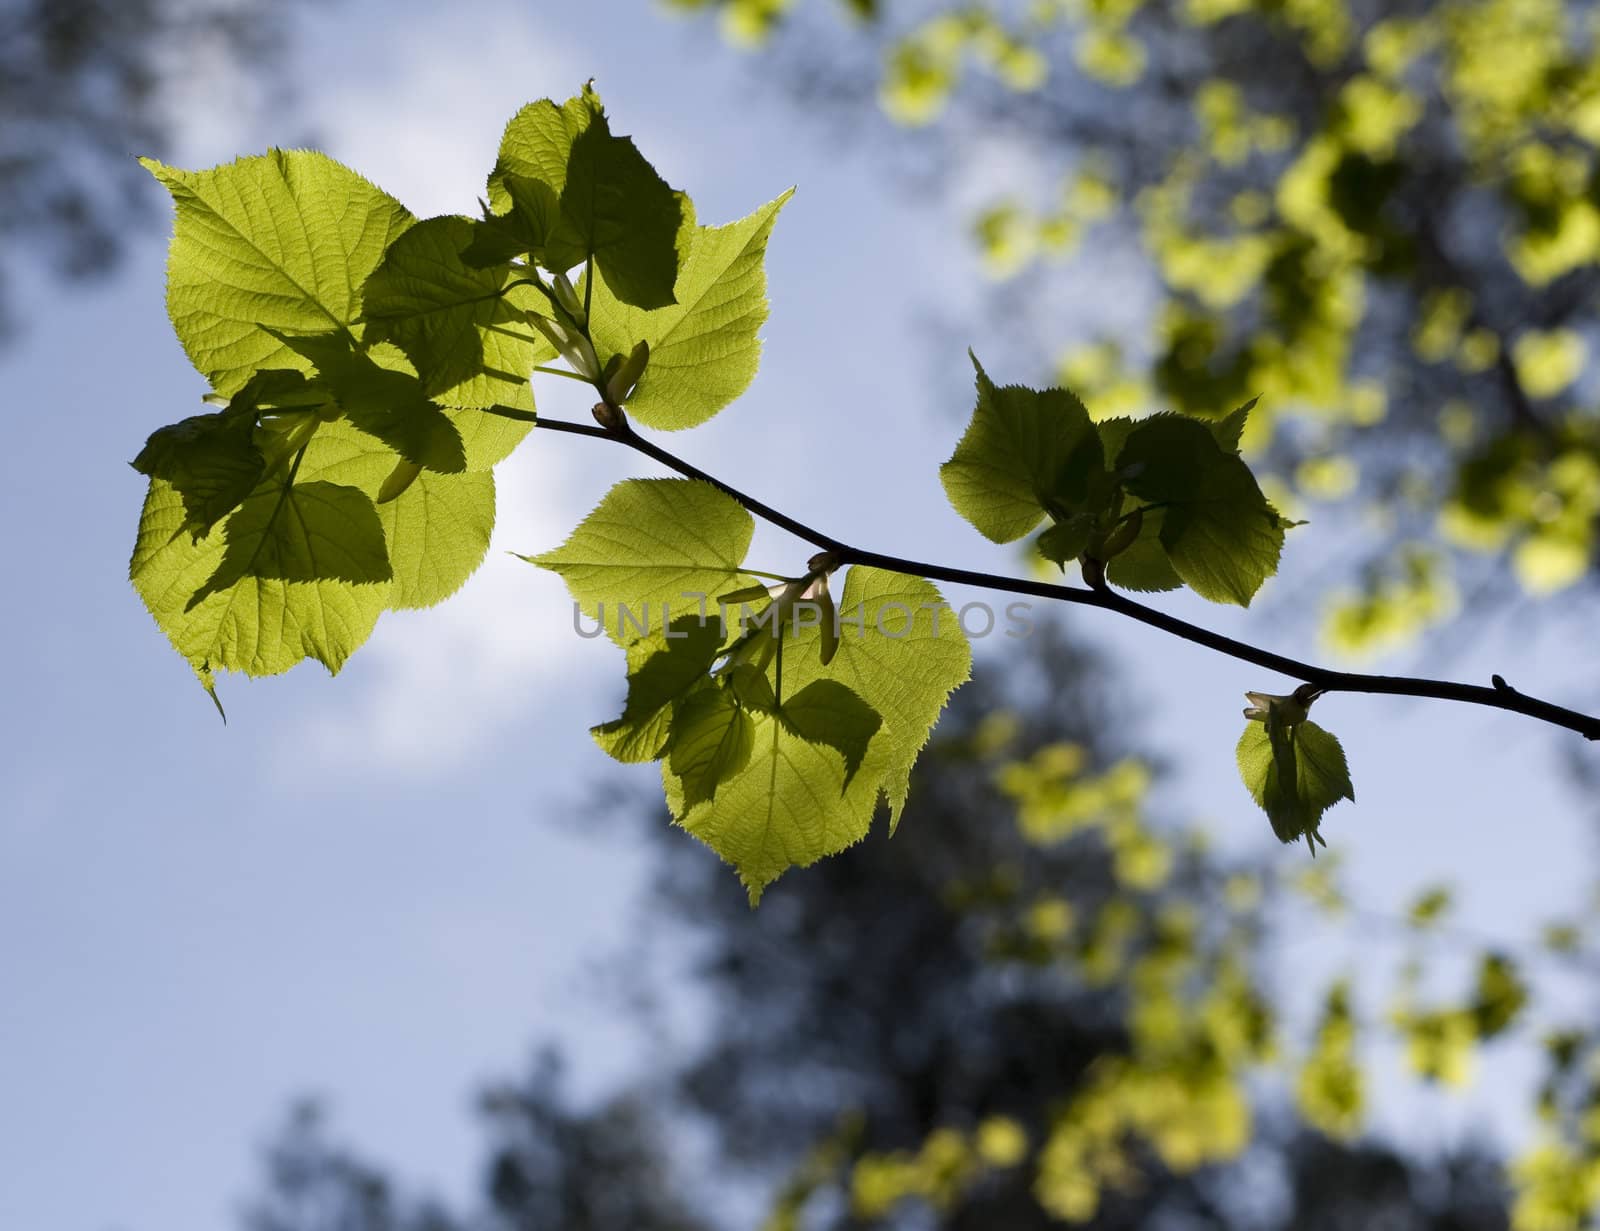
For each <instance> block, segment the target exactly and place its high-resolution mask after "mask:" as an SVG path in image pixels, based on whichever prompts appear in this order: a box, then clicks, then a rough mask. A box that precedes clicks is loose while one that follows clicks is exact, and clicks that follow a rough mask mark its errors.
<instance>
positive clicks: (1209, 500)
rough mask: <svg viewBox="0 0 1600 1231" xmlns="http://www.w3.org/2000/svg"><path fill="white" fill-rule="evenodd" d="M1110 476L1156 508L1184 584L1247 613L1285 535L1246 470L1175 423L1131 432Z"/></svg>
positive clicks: (1158, 420)
mask: <svg viewBox="0 0 1600 1231" xmlns="http://www.w3.org/2000/svg"><path fill="white" fill-rule="evenodd" d="M1116 468H1117V469H1118V470H1119V471H1120V472H1122V473H1124V474H1125V475H1127V478H1126V480H1125V482H1126V485H1127V488H1128V490H1129V491H1130V492H1131V493H1133V494H1134V495H1136V496H1138V497H1140V498H1142V499H1143V500H1145V501H1146V502H1148V503H1150V504H1152V505H1160V506H1162V507H1163V517H1162V521H1161V529H1160V540H1161V545H1162V546H1163V547H1164V548H1165V549H1166V552H1167V557H1168V559H1169V560H1170V561H1171V563H1172V567H1173V569H1174V570H1175V571H1176V572H1177V574H1178V575H1179V576H1180V577H1181V578H1183V580H1184V582H1185V583H1186V584H1187V585H1188V586H1189V587H1190V588H1191V589H1193V590H1194V591H1195V592H1196V593H1197V594H1199V595H1200V596H1201V597H1202V598H1207V599H1210V600H1211V601H1212V602H1219V603H1237V604H1238V605H1239V606H1241V607H1247V606H1249V605H1250V600H1251V599H1252V598H1254V597H1255V593H1256V591H1257V590H1259V589H1260V588H1261V584H1262V582H1264V581H1265V580H1266V579H1267V578H1268V577H1270V576H1271V575H1272V574H1273V573H1275V572H1276V571H1277V568H1278V558H1279V556H1280V554H1281V553H1282V551H1283V530H1284V527H1283V520H1282V518H1280V517H1279V515H1278V513H1277V511H1276V510H1275V509H1273V507H1272V506H1271V505H1270V504H1268V503H1267V499H1266V497H1265V496H1263V495H1262V494H1261V489H1260V488H1259V487H1258V486H1257V485H1256V481H1255V476H1253V475H1252V474H1251V473H1250V468H1249V467H1248V466H1246V465H1245V464H1244V462H1243V461H1241V460H1240V459H1239V457H1238V456H1237V455H1235V454H1232V453H1227V452H1224V451H1223V449H1222V448H1221V446H1219V445H1218V444H1217V441H1216V438H1215V436H1213V435H1212V433H1211V431H1210V430H1209V429H1208V428H1207V427H1206V425H1205V424H1203V423H1201V422H1199V421H1198V420H1195V419H1187V418H1184V417H1182V416H1180V415H1157V416H1155V417H1154V418H1151V419H1147V420H1145V421H1144V422H1142V423H1140V424H1139V425H1138V426H1137V427H1135V428H1134V429H1133V431H1132V432H1131V433H1129V435H1128V439H1127V443H1126V444H1125V445H1124V446H1123V447H1122V450H1121V452H1120V453H1119V454H1118V456H1117V459H1116Z"/></svg>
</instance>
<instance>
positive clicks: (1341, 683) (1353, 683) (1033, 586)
mask: <svg viewBox="0 0 1600 1231" xmlns="http://www.w3.org/2000/svg"><path fill="white" fill-rule="evenodd" d="M504 409H505V408H501V407H491V408H489V413H490V414H501V413H502V412H503V410H504ZM507 417H509V418H531V416H529V415H528V414H527V412H518V413H514V414H510V415H508V416H507ZM538 425H539V427H540V428H541V429H544V430H547V431H552V432H566V433H569V434H571V435H575V436H595V437H599V438H600V439H602V440H609V441H612V442H614V443H616V444H620V445H625V446H627V447H628V448H630V449H633V450H634V451H635V452H638V453H642V454H644V455H645V456H646V457H648V458H651V459H652V460H654V461H657V462H659V463H660V464H661V465H663V466H665V467H666V468H667V469H668V470H671V471H674V472H675V473H677V474H681V475H683V476H684V477H685V478H688V479H699V480H700V481H701V482H704V483H709V484H711V486H713V487H715V488H716V489H717V490H719V491H721V492H723V493H724V494H726V495H728V496H731V497H732V498H733V499H734V500H737V501H738V502H739V503H740V504H741V505H743V506H744V507H745V508H746V509H747V510H749V511H750V512H751V513H753V514H755V515H756V516H757V517H759V518H761V519H762V520H764V521H768V522H771V523H772V524H773V525H775V526H778V527H779V528H781V529H784V530H787V531H789V533H790V534H793V535H795V536H796V537H797V538H801V539H804V540H805V541H806V542H808V543H810V544H812V545H813V546H816V547H819V548H821V549H822V550H824V551H830V552H833V553H835V554H836V555H837V556H838V558H839V562H840V563H841V564H864V565H867V566H868V567H870V568H879V569H884V570H885V571H887V572H891V573H903V574H905V575H907V576H911V577H922V578H925V579H927V580H929V581H946V582H951V583H954V584H956V585H966V586H976V587H978V588H980V589H986V590H997V591H1000V592H1001V593H1005V594H1023V595H1027V596H1028V597H1030V598H1044V599H1051V600H1053V601H1056V602H1063V603H1078V604H1080V605H1081V606H1085V607H1098V608H1100V609H1102V610H1104V611H1110V612H1114V613H1115V614H1117V615H1120V616H1124V617H1126V618H1127V619H1130V620H1136V621H1138V622H1139V623H1141V624H1146V625H1149V626H1150V627H1151V628H1155V629H1159V630H1160V631H1161V632H1164V633H1168V634H1170V635H1172V636H1174V637H1178V638H1180V639H1182V640H1184V641H1189V642H1192V643H1193V644H1195V645H1200V646H1204V647H1205V648H1207V649H1209V650H1214V651H1216V652H1217V653H1219V654H1226V655H1227V656H1228V657H1230V658H1237V659H1239V660H1240V661H1241V662H1247V663H1252V664H1254V665H1255V666H1257V667H1264V668H1266V669H1267V670H1269V671H1276V672H1278V673H1279V674H1280V675H1286V676H1289V677H1290V678H1291V679H1297V680H1300V681H1301V682H1302V683H1305V684H1309V685H1310V686H1311V687H1313V688H1315V689H1317V690H1319V691H1321V692H1353V693H1371V694H1377V695H1384V696H1397V697H1422V698H1426V699H1430V700H1436V701H1457V702H1461V703H1462V704H1466V705H1483V706H1487V707H1489V708H1491V709H1499V710H1509V711H1510V712H1512V713H1516V714H1523V715H1525V716H1527V717H1529V718H1533V719H1536V720H1538V721H1540V722H1546V723H1549V724H1551V725H1552V726H1557V727H1562V728H1564V729H1566V730H1568V731H1576V732H1577V733H1578V734H1580V735H1582V736H1583V737H1584V738H1585V739H1590V740H1600V718H1597V717H1591V716H1589V715H1587V714H1581V713H1579V712H1577V711H1576V710H1570V709H1567V708H1565V707H1563V706H1560V705H1556V704H1554V703H1553V702H1550V701H1542V700H1540V699H1539V698H1537V697H1530V696H1528V695H1527V694H1525V693H1521V692H1518V691H1517V690H1516V689H1514V688H1511V687H1510V686H1509V685H1507V686H1504V687H1501V686H1500V685H1499V684H1498V683H1497V684H1496V685H1495V686H1493V687H1491V686H1488V685H1478V684H1458V683H1455V682H1453V681H1450V680H1430V679H1421V678H1417V677H1414V676H1404V675H1367V674H1364V673H1361V672H1356V671H1336V670H1333V669H1332V668H1329V667H1322V666H1318V665H1316V664H1314V663H1306V662H1301V661H1300V660H1298V659H1294V658H1290V657H1288V656H1287V655H1284V654H1277V653H1274V652H1273V651H1271V650H1267V649H1262V648H1261V647H1260V646H1254V645H1250V644H1249V643H1248V642H1244V641H1238V640H1235V639H1234V638H1232V637H1227V636H1224V635H1223V634H1222V633H1218V632H1213V631H1212V630H1211V629H1209V628H1202V627H1201V626H1199V625H1198V624H1191V623H1189V622H1188V621H1187V620H1180V619H1179V618H1178V617H1176V616H1171V615H1168V614H1166V612H1163V611H1157V610H1156V609H1155V608H1153V607H1146V606H1145V605H1144V604H1142V603H1136V602H1134V601H1133V600H1132V599H1130V598H1128V597H1127V596H1126V595H1124V594H1122V593H1120V592H1118V591H1116V590H1112V589H1109V588H1100V589H1086V588H1084V587H1082V586H1064V585H1055V584H1053V583H1051V582H1045V581H1033V580H1031V579H1028V578H1022V577H1006V576H1003V575H1001V574H997V573H983V572H978V571H976V570H973V569H963V568H952V567H950V566H948V565H944V564H936V563H932V562H929V561H923V560H910V559H907V558H905V557H903V556H891V555H888V554H886V553H884V552H879V551H868V550H866V549H864V548H860V547H852V546H851V545H850V544H848V543H844V542H841V541H840V540H839V539H836V538H834V537H833V536H832V535H829V534H824V533H823V532H822V531H820V530H815V529H813V528H812V527H810V526H808V525H806V524H805V523H804V522H801V521H797V520H796V519H795V518H793V517H790V516H789V515H788V514H786V513H782V512H780V511H778V510H777V509H774V508H772V507H771V506H770V505H767V504H764V503H762V502H761V501H759V500H757V499H755V498H754V497H753V496H747V495H745V493H743V492H741V491H740V490H739V489H738V488H736V487H733V486H731V485H730V484H727V483H724V482H723V481H722V480H721V479H718V478H716V477H714V476H713V475H710V474H707V473H706V472H705V471H703V470H701V469H700V468H699V467H698V466H696V465H694V464H693V463H692V462H687V461H685V460H684V459H683V458H680V457H678V456H677V455H676V454H674V453H670V452H668V451H667V450H666V449H663V448H662V447H661V446H660V445H658V444H655V443H654V442H653V441H650V440H647V439H646V438H644V437H643V436H640V435H639V434H638V433H637V432H635V431H634V430H633V428H632V426H631V425H630V424H629V423H628V422H627V420H626V419H622V420H620V421H619V423H618V425H617V426H615V427H611V428H606V427H600V426H598V425H591V424H587V423H569V422H567V421H565V420H561V419H549V418H543V417H541V418H540V419H539V420H538Z"/></svg>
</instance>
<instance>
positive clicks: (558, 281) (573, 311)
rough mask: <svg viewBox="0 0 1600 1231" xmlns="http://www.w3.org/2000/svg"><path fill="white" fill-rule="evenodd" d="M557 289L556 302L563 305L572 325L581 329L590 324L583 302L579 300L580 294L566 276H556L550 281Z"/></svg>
mask: <svg viewBox="0 0 1600 1231" xmlns="http://www.w3.org/2000/svg"><path fill="white" fill-rule="evenodd" d="M550 282H551V285H552V286H553V287H554V288H555V293H556V302H557V303H558V304H560V305H561V310H562V311H563V312H565V313H566V314H567V315H568V316H570V317H571V318H572V323H573V324H574V325H576V326H577V327H578V328H579V329H582V328H583V327H584V325H586V324H587V323H588V320H589V318H588V316H587V315H586V314H585V312H584V310H583V301H582V300H581V299H579V298H578V292H577V291H576V290H575V289H574V288H573V285H572V283H571V282H569V281H568V280H567V275H566V274H556V275H555V276H554V277H553V278H551V279H550Z"/></svg>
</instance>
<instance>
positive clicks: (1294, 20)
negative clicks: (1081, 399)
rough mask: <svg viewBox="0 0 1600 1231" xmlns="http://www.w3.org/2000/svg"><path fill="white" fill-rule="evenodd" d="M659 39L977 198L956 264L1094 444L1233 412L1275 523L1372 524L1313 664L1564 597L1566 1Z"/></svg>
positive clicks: (770, 24) (1588, 469) (1580, 190)
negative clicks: (1087, 281)
mask: <svg viewBox="0 0 1600 1231" xmlns="http://www.w3.org/2000/svg"><path fill="white" fill-rule="evenodd" d="M668 6H669V7H672V8H680V9H708V8H713V7H714V8H717V9H718V10H720V12H721V14H722V17H723V21H724V27H725V29H726V30H727V31H728V32H729V33H730V34H731V35H732V36H733V37H734V38H735V39H736V40H738V41H739V42H741V43H745V44H750V43H758V42H763V41H767V42H770V43H771V45H772V48H773V50H772V53H771V54H774V55H776V56H777V57H779V60H780V62H782V63H786V64H788V65H789V66H791V67H792V68H793V69H794V70H795V71H794V77H795V79H796V81H797V82H800V83H803V84H802V85H801V87H800V88H801V89H803V91H804V97H805V99H806V104H807V107H808V109H811V110H815V109H816V107H817V106H818V104H819V102H820V101H821V100H825V99H828V98H830V97H832V98H833V99H834V100H835V102H836V105H837V106H840V107H855V108H859V107H868V108H870V107H872V106H873V104H874V96H875V101H876V104H877V106H878V108H879V109H881V111H882V112H883V113H885V114H886V115H887V116H888V117H889V118H890V119H891V120H893V121H894V122H896V123H897V124H899V125H903V126H905V127H908V128H911V129H918V130H921V134H920V136H919V140H920V142H921V143H922V144H921V145H919V146H917V147H916V148H919V149H923V148H925V147H926V144H927V143H928V142H930V141H931V142H937V143H938V144H939V147H940V150H941V156H942V157H943V158H944V159H946V160H947V164H946V165H952V166H954V167H955V168H956V169H958V171H959V170H961V169H964V168H966V167H968V166H970V167H971V168H972V169H973V173H974V174H973V176H971V177H969V176H965V175H960V174H957V175H954V176H952V177H951V178H952V182H961V183H969V182H970V181H971V179H972V178H975V177H976V175H978V174H981V175H982V176H983V180H982V182H984V183H986V184H993V185H994V186H993V187H992V188H990V189H989V191H988V195H987V199H985V200H983V201H982V202H981V204H980V205H979V206H978V207H977V209H976V212H975V214H974V215H973V217H972V226H971V238H972V240H973V241H974V243H975V246H976V247H977V249H978V252H979V254H980V255H981V258H982V261H983V263H984V264H985V265H986V266H987V268H988V269H989V271H990V272H991V273H992V274H993V275H994V277H995V278H996V280H997V281H998V282H999V283H1001V284H1003V289H1001V290H1000V291H998V293H997V294H998V298H999V299H1000V301H1001V302H1002V303H1005V304H1008V305H1009V306H1011V307H1012V308H1013V309H1014V310H1015V313H1014V314H1015V317H1016V319H1017V321H1018V332H1026V333H1027V334H1029V336H1030V340H1031V341H1033V342H1035V343H1036V344H1037V346H1038V348H1039V350H1040V351H1042V352H1043V353H1045V354H1047V355H1048V356H1049V357H1050V359H1051V360H1052V361H1053V362H1054V364H1055V366H1056V367H1057V369H1058V370H1059V371H1060V373H1061V376H1062V379H1063V380H1065V381H1067V382H1069V383H1071V384H1072V385H1073V386H1074V387H1075V388H1077V389H1078V391H1079V392H1080V393H1082V394H1083V395H1084V396H1085V397H1086V398H1087V399H1088V400H1089V401H1090V403H1091V405H1093V406H1095V407H1096V408H1097V409H1098V410H1099V411H1100V413H1105V414H1120V413H1126V412H1127V411H1128V410H1130V409H1142V408H1162V409H1167V408H1176V409H1179V410H1183V411H1185V412H1187V413H1190V414H1194V415H1198V416H1202V417H1211V416H1215V415H1218V414H1221V413H1223V412H1224V411H1225V410H1226V408H1228V407H1230V406H1234V405H1237V404H1238V403H1239V402H1242V401H1243V400H1245V399H1246V398H1248V397H1252V396H1256V395H1260V396H1261V399H1262V401H1261V406H1260V409H1259V411H1258V412H1257V414H1256V415H1255V416H1253V418H1252V421H1251V425H1250V429H1249V432H1248V434H1247V436H1246V438H1245V445H1246V451H1247V453H1248V454H1249V455H1250V456H1251V457H1252V458H1254V459H1256V460H1257V461H1258V462H1259V463H1260V464H1261V465H1262V466H1264V467H1265V469H1264V471H1263V473H1264V474H1268V475H1270V476H1271V478H1272V479H1273V481H1274V483H1275V484H1276V485H1277V489H1278V490H1279V491H1280V492H1281V493H1282V494H1283V496H1284V499H1285V505H1286V507H1289V502H1290V500H1291V498H1292V501H1293V504H1294V506H1298V505H1300V504H1306V505H1316V504H1324V505H1327V504H1339V503H1348V504H1355V503H1357V502H1359V503H1360V504H1362V505H1365V506H1367V507H1368V509H1370V511H1371V513H1372V514H1373V516H1371V517H1369V518H1368V519H1367V524H1368V525H1370V526H1372V527H1374V529H1375V533H1371V534H1369V535H1368V536H1366V538H1365V539H1364V541H1363V543H1362V544H1361V546H1360V548H1359V549H1358V550H1357V549H1352V559H1351V564H1356V563H1359V564H1360V565H1361V568H1360V569H1359V570H1357V569H1350V570H1348V572H1351V573H1356V574H1357V580H1356V583H1355V584H1353V585H1347V584H1341V586H1340V587H1338V588H1335V589H1332V590H1330V591H1329V593H1327V595H1326V596H1325V610H1324V616H1323V633H1324V636H1325V638H1326V640H1327V641H1328V643H1329V644H1330V645H1331V646H1333V647H1335V648H1337V649H1339V650H1341V651H1346V652H1350V653H1357V654H1368V653H1378V652H1382V651H1385V650H1389V649H1393V648H1395V647H1397V646H1400V645H1404V644H1406V643H1407V642H1410V641H1413V640H1415V639H1416V638H1417V637H1418V636H1419V635H1421V634H1422V633H1423V632H1424V631H1425V630H1426V629H1427V628H1429V627H1430V626H1433V625H1435V624H1437V623H1439V622H1441V621H1443V620H1447V619H1449V618H1450V617H1451V616H1453V615H1455V614H1456V613H1457V612H1458V611H1459V610H1460V609H1461V606H1462V604H1461V601H1460V594H1461V593H1462V592H1463V591H1469V590H1470V592H1472V593H1473V594H1474V595H1475V604H1476V605H1477V606H1478V607H1479V608H1480V609H1481V606H1482V603H1483V601H1484V600H1485V599H1491V598H1498V599H1500V600H1502V601H1504V602H1514V601H1516V600H1517V598H1518V597H1519V596H1520V595H1522V594H1526V595H1531V596H1534V597H1542V596H1546V595H1552V594H1556V593H1558V592H1562V591H1568V590H1571V589H1573V588H1574V587H1578V586H1580V584H1584V583H1587V584H1591V585H1592V583H1593V580H1594V578H1595V567H1594V564H1595V554H1596V553H1595V547H1596V526H1597V517H1600V427H1597V423H1600V420H1597V418H1596V415H1595V405H1596V383H1595V366H1594V364H1593V362H1592V350H1593V346H1594V337H1595V332H1596V325H1597V304H1600V294H1597V291H1600V197H1597V195H1596V190H1595V185H1596V182H1597V176H1600V55H1597V41H1596V40H1597V31H1600V26H1597V17H1596V13H1597V10H1596V7H1595V5H1594V4H1593V3H1592V2H1591V0H1442V2H1440V3H1429V4H1409V3H1402V4H1389V3H1379V2H1376V0H1290V2H1288V3H1279V2H1277V0H1271V2H1268V0H1094V2H1084V0H1039V2H1037V3H1020V2H1017V3H1013V2H1010V0H980V2H978V3H968V2H966V0H934V2H933V3H928V4H920V3H919V4H912V3H908V2H896V0H874V2H873V3H867V4H858V3H854V2H853V0H852V2H846V3H839V2H838V0H668ZM846 13H847V14H848V19H847V20H846V21H844V22H840V21H837V20H834V19H835V18H836V17H838V16H842V15H846ZM764 71H766V72H767V74H768V76H770V75H771V72H770V67H768V68H766V69H764ZM997 146H998V147H1000V148H1003V149H1005V150H1007V151H1008V152H1009V155H1010V156H1009V158H1008V159H1007V164H1008V165H1012V166H1016V167H1022V168H1026V171H1027V176H1026V178H1023V177H1017V179H1016V180H1014V181H1013V182H1012V183H1010V184H1008V183H1006V182H1005V181H1004V180H1003V179H1002V178H1000V177H999V176H997V175H996V174H995V167H996V163H995V161H994V160H993V159H988V160H987V161H980V160H983V159H984V158H985V155H986V154H987V153H988V152H990V151H992V150H993V149H994V148H996V147H997ZM980 169H981V170H980ZM1019 181H1020V182H1019ZM1107 252H1111V253H1113V254H1115V255H1116V258H1117V260H1116V264H1115V265H1114V269H1115V270H1116V271H1117V272H1116V277H1117V278H1118V281H1119V284H1124V285H1125V284H1126V283H1127V282H1128V281H1129V280H1130V278H1132V279H1133V280H1135V281H1138V282H1140V283H1141V285H1140V289H1139V291H1138V292H1137V293H1136V294H1130V295H1128V296H1127V297H1126V300H1125V302H1127V303H1130V304H1145V305H1148V306H1147V307H1141V308H1131V307H1130V308H1126V309H1124V313H1125V315H1122V316H1120V317H1118V318H1113V319H1110V320H1105V318H1104V317H1101V318H1097V319H1095V320H1091V321H1089V322H1088V323H1086V324H1075V325H1074V326H1072V327H1071V331H1070V332H1067V331H1063V330H1062V329H1061V327H1060V325H1059V324H1058V322H1060V321H1061V320H1062V319H1063V316H1064V314H1063V313H1062V312H1061V311H1060V310H1059V309H1058V307H1057V305H1058V304H1059V302H1060V298H1061V295H1060V291H1059V290H1058V285H1059V283H1060V281H1061V277H1062V275H1061V273H1060V272H1059V271H1060V270H1062V269H1063V268H1067V269H1071V268H1072V265H1073V264H1074V263H1075V262H1076V261H1077V258H1078V256H1079V255H1080V254H1083V253H1088V254H1089V256H1088V258H1087V260H1086V261H1085V262H1084V266H1085V268H1084V269H1083V272H1079V271H1078V270H1073V271H1072V273H1071V275H1070V276H1072V277H1073V279H1074V285H1079V284H1081V280H1082V279H1083V278H1084V277H1088V276H1105V274H1104V271H1105V269H1106V266H1105V265H1104V264H1102V263H1100V262H1099V261H1098V260H1097V256H1098V255H1100V254H1104V253H1107ZM1140 275H1142V277H1141V276H1140ZM1120 306H1121V305H1119V307H1120ZM1102 321H1104V322H1105V323H1103V324H1102V323H1101V322H1102ZM1141 335H1142V336H1141Z"/></svg>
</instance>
